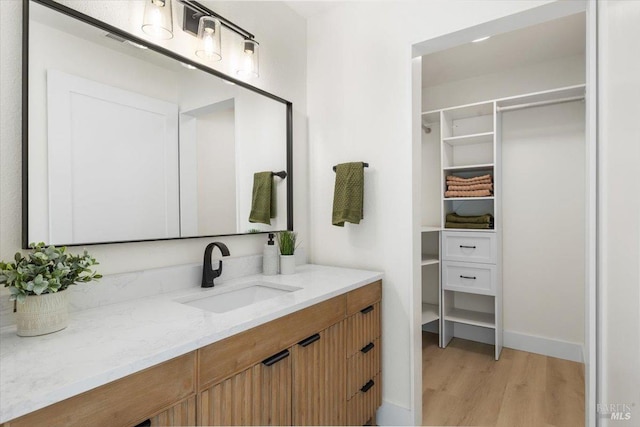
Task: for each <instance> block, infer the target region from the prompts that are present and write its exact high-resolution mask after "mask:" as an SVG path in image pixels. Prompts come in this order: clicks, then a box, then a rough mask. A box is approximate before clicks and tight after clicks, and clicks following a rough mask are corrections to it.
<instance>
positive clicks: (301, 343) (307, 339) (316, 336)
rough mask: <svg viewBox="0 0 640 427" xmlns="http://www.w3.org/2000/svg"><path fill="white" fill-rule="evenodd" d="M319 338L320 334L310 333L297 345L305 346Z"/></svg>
mask: <svg viewBox="0 0 640 427" xmlns="http://www.w3.org/2000/svg"><path fill="white" fill-rule="evenodd" d="M319 339H320V334H315V335H311V336H310V337H309V338H305V339H303V340H302V341H300V342H299V343H298V345H300V346H302V347H306V346H308V345H311V344H313V343H314V342H316V341H318V340H319Z"/></svg>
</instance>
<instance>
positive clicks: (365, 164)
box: [333, 162, 369, 172]
mask: <svg viewBox="0 0 640 427" xmlns="http://www.w3.org/2000/svg"><path fill="white" fill-rule="evenodd" d="M336 167H337V166H334V167H333V171H334V172H335V171H336ZM362 167H365V168H368V167H369V163H366V162H362Z"/></svg>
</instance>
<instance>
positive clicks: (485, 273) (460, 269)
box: [442, 261, 496, 295]
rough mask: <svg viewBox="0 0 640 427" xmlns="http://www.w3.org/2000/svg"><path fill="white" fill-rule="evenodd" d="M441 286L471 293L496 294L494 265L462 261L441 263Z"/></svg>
mask: <svg viewBox="0 0 640 427" xmlns="http://www.w3.org/2000/svg"><path fill="white" fill-rule="evenodd" d="M442 288H443V289H444V290H447V291H457V292H467V293H472V294H482V295H495V294H496V266H495V265H490V264H473V263H464V262H450V261H447V262H443V263H442Z"/></svg>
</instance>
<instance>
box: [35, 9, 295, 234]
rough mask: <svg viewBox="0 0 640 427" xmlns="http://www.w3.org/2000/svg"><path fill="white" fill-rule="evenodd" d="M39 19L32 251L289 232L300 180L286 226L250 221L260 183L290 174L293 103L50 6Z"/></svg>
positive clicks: (277, 188)
mask: <svg viewBox="0 0 640 427" xmlns="http://www.w3.org/2000/svg"><path fill="white" fill-rule="evenodd" d="M29 13H30V16H29V32H28V36H29V40H28V42H29V45H28V47H29V69H28V73H29V74H28V77H29V78H28V90H29V104H28V118H29V120H28V129H29V133H28V135H29V138H28V141H25V143H27V144H28V172H27V173H28V176H27V177H28V205H29V209H28V235H27V236H25V239H24V240H25V243H26V242H32V241H44V242H46V243H49V244H91V243H106V242H121V241H138V240H155V239H170V238H181V237H197V236H215V235H230V234H242V233H247V232H255V231H273V230H284V229H287V227H288V225H289V224H290V220H289V218H288V213H289V212H290V211H291V210H290V203H291V201H290V200H289V199H290V195H289V194H287V181H286V180H289V179H290V177H287V178H286V179H282V178H280V177H277V176H276V177H273V181H272V185H273V186H272V190H273V192H274V194H273V197H272V198H270V200H273V202H274V203H275V204H276V206H274V209H273V211H274V212H276V213H277V215H275V217H274V218H272V219H269V218H267V220H266V221H265V222H266V224H263V223H253V222H249V215H250V212H251V209H252V200H253V198H254V194H253V187H254V174H256V173H258V172H264V171H273V172H277V171H283V170H286V169H287V148H288V146H287V144H288V136H289V132H288V129H289V126H290V123H288V121H287V117H288V112H289V110H290V108H291V104H290V103H287V102H286V101H282V100H280V99H279V98H276V97H273V96H266V95H265V94H264V93H261V92H258V91H253V90H250V89H248V88H245V87H242V86H240V85H235V84H229V82H227V81H225V80H223V79H221V78H219V77H217V76H214V75H212V74H210V73H207V72H204V71H201V70H199V69H193V67H191V69H190V68H187V67H185V66H184V64H181V63H180V61H177V60H176V59H173V58H171V57H168V56H164V55H162V54H160V53H158V52H155V51H153V50H151V49H140V48H139V47H136V44H135V43H130V42H128V41H126V40H125V39H123V38H122V37H121V36H122V34H114V32H106V31H104V30H102V29H99V28H97V27H94V26H92V25H89V24H87V23H85V22H82V21H81V20H78V19H75V18H72V17H70V16H67V15H63V14H61V13H59V12H58V11H56V10H53V9H50V8H49V7H46V6H43V5H40V4H37V3H34V2H30V11H29ZM267 95H268V94H267ZM274 98H275V99H274Z"/></svg>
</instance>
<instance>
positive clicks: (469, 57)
mask: <svg viewBox="0 0 640 427" xmlns="http://www.w3.org/2000/svg"><path fill="white" fill-rule="evenodd" d="M584 52H585V14H584V13H579V14H577V15H571V16H567V17H564V18H560V19H556V20H553V21H549V22H544V23H542V24H537V25H532V26H530V27H526V28H523V29H520V30H516V31H511V32H509V33H504V34H499V35H497V36H493V37H491V38H490V39H488V40H485V41H483V42H479V43H471V42H469V43H467V44H464V45H460V46H456V47H454V48H451V49H447V50H443V51H441V52H435V53H432V54H430V55H425V56H423V57H422V86H423V87H429V86H436V85H441V84H444V83H448V82H452V81H458V80H464V79H468V78H471V77H476V76H481V75H485V74H491V73H495V72H498V71H503V70H505V69H510V68H515V67H522V66H527V65H530V64H535V63H539V62H544V61H549V60H553V59H558V58H562V57H566V56H574V55H579V54H582V53H584Z"/></svg>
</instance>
